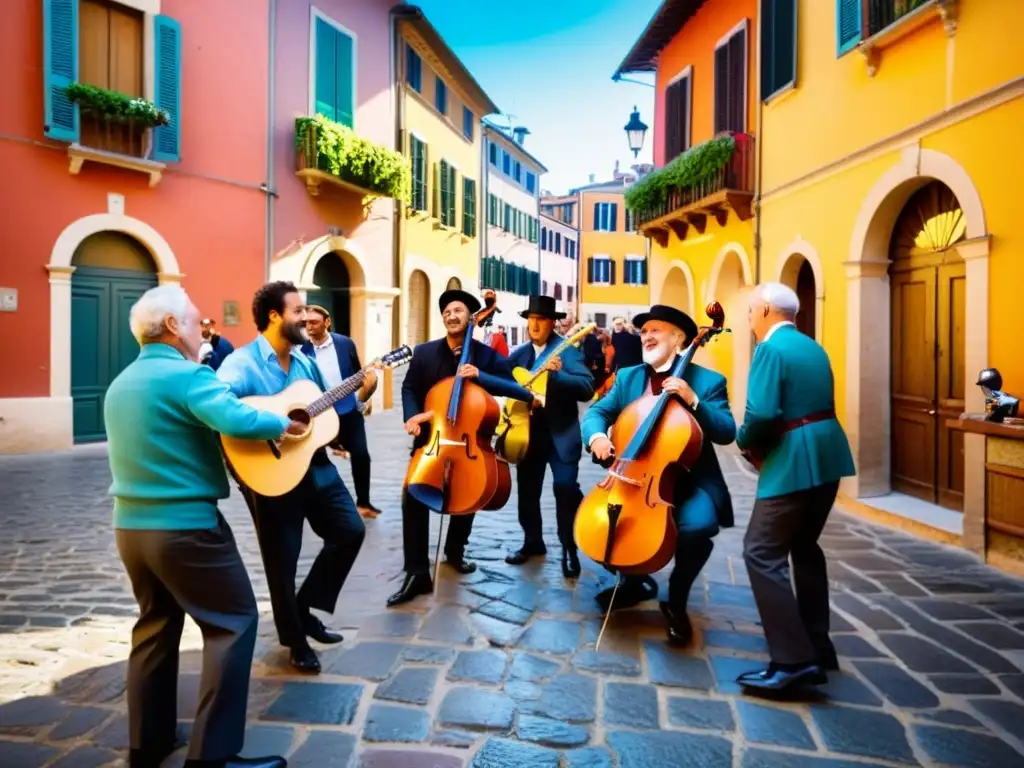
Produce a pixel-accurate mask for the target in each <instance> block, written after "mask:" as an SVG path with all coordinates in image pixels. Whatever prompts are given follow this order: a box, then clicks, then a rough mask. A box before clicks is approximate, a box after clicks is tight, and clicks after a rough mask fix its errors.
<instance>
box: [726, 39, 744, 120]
mask: <svg viewBox="0 0 1024 768" xmlns="http://www.w3.org/2000/svg"><path fill="white" fill-rule="evenodd" d="M746 106H747V30H745V29H744V30H741V31H739V32H737V33H736V34H735V35H733V36H732V37H731V38H730V40H729V125H728V127H727V128H726V130H729V131H735V132H736V133H745V132H746V130H747V125H746V111H747V110H746Z"/></svg>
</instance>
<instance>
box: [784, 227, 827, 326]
mask: <svg viewBox="0 0 1024 768" xmlns="http://www.w3.org/2000/svg"><path fill="white" fill-rule="evenodd" d="M794 257H800V258H802V259H803V260H804V261H806V262H807V263H808V264H810V265H811V271H812V272H813V273H814V338H815V339H816V340H817V341H818V343H819V344H820V343H821V340H822V338H823V336H822V333H823V332H824V327H825V326H824V318H825V269H824V268H823V267H822V264H821V256H819V255H818V249H817V248H815V247H814V246H813V245H811V244H810V243H809V242H807V241H806V240H804V239H803V237H801V236H800V235H797V236H796V238H795V239H794V240H793V241H792V242H790V243H787V244H786V245H784V246H783V247H782V250H781V251H779V258H778V263H777V264H776V267H777V275H776V278H775V279H776V281H777V282H780V283H785V284H786V285H790V283H792V285H791V286H790V287H791V288H793V290H796V274H795V273H794V272H793V270H794V268H795V269H796V270H799V269H800V263H799V262H798V261H797V259H796V258H794Z"/></svg>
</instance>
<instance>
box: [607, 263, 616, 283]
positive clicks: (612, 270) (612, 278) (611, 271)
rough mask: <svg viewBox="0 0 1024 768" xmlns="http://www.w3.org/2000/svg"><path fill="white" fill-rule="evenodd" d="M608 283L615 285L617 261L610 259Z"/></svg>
mask: <svg viewBox="0 0 1024 768" xmlns="http://www.w3.org/2000/svg"><path fill="white" fill-rule="evenodd" d="M608 283H609V284H610V285H615V259H608Z"/></svg>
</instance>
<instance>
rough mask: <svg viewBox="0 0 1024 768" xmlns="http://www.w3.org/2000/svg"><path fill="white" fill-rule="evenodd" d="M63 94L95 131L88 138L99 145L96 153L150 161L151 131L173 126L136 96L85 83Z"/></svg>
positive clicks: (164, 115)
mask: <svg viewBox="0 0 1024 768" xmlns="http://www.w3.org/2000/svg"><path fill="white" fill-rule="evenodd" d="M64 92H65V94H66V95H67V97H68V101H70V102H71V103H72V104H77V105H78V109H79V112H80V113H81V115H82V118H83V123H84V125H85V126H86V127H87V129H88V128H91V129H92V130H91V132H87V136H88V137H89V143H98V144H99V146H97V147H95V148H96V149H104V150H108V151H113V152H120V153H122V154H130V155H138V156H141V157H148V156H149V153H150V151H151V149H152V141H151V129H153V128H155V127H157V126H159V125H167V124H168V123H169V122H170V118H169V116H168V114H167V113H166V112H165V111H164V110H162V109H160V108H159V107H157V105H156V104H154V103H153V102H151V101H149V100H147V99H142V98H139V97H137V96H128V95H126V94H124V93H121V92H119V91H111V90H108V89H107V88H99V87H97V86H95V85H86V84H85V83H72V84H71V85H69V86H67V87H66V88H65V89H64Z"/></svg>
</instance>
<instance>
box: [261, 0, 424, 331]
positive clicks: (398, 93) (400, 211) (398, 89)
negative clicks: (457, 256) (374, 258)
mask: <svg viewBox="0 0 1024 768" xmlns="http://www.w3.org/2000/svg"><path fill="white" fill-rule="evenodd" d="M273 1H274V0H271V2H273ZM397 7H398V6H395V8H392V9H391V11H390V12H389V13H388V24H389V26H390V28H391V34H390V41H389V44H388V46H389V49H390V52H391V61H390V64H389V68H390V71H391V97H392V104H393V107H394V114H395V149H396V150H398V151H399V152H402V150H403V149H404V147H403V146H402V137H403V136H404V135H405V100H404V99H403V98H402V85H401V84H400V83H399V82H398V52H399V51H400V50H401V48H400V47H399V45H398V20H397V16H396V14H395V9H396V8H397ZM404 212H405V211H404V203H403V202H402V201H401V200H395V201H394V204H393V207H392V212H391V285H392V287H393V288H396V289H398V291H399V293H398V295H397V296H395V298H394V301H395V304H394V308H392V311H391V347H392V349H397V348H398V346H399V345H400V344H401V343H402V327H401V326H402V300H403V296H402V292H401V291H402V253H403V252H404V249H405V226H404V222H405V216H404Z"/></svg>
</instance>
